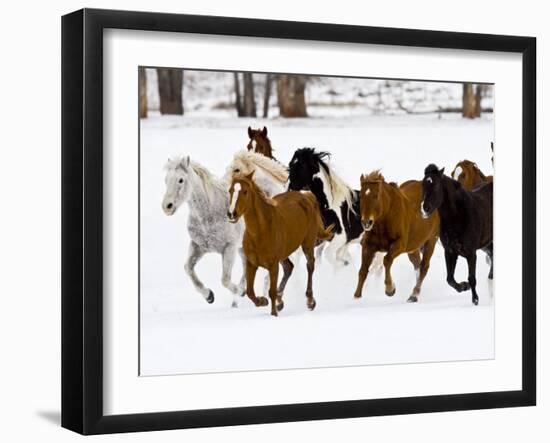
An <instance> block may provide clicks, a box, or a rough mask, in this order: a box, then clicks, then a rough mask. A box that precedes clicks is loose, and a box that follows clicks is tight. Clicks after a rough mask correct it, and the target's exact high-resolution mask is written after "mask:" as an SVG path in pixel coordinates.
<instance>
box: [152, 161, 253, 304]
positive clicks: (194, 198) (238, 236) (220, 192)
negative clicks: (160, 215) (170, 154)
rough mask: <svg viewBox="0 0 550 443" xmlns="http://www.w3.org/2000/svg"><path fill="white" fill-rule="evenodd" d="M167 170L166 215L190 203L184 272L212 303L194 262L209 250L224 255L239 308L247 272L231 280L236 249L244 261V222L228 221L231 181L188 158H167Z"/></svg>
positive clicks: (225, 275)
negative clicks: (214, 174)
mask: <svg viewBox="0 0 550 443" xmlns="http://www.w3.org/2000/svg"><path fill="white" fill-rule="evenodd" d="M165 169H166V178H165V182H166V192H165V194H164V198H163V200H162V209H163V210H164V212H165V214H166V215H173V214H174V213H175V212H176V210H177V209H178V207H179V206H180V205H181V204H182V203H184V202H187V203H188V204H189V218H188V220H187V230H188V231H189V236H190V237H191V242H190V244H189V252H188V258H187V262H186V263H185V271H186V272H187V274H188V275H189V277H190V278H191V281H192V282H193V285H194V286H195V288H196V289H197V291H199V292H200V293H201V294H202V296H203V297H204V298H205V300H206V301H207V302H208V303H213V302H214V293H213V292H212V290H211V289H209V288H207V287H205V286H204V284H203V283H202V281H201V280H200V279H199V277H198V276H197V274H196V273H195V265H196V264H197V262H198V261H199V260H200V259H201V258H202V256H203V255H204V254H206V253H207V252H216V253H218V254H221V256H222V284H223V286H224V287H226V288H227V289H229V290H230V291H231V292H232V293H233V303H232V306H233V307H236V306H237V300H238V297H239V296H242V295H243V294H244V289H245V288H244V286H245V275H244V272H243V275H242V277H241V280H240V282H239V284H238V285H236V284H234V283H232V282H231V270H232V269H233V263H234V262H235V256H236V254H237V252H239V254H240V255H241V258H242V259H243V261H244V254H243V252H242V238H243V233H244V224H243V223H236V224H231V223H229V222H228V221H227V211H228V209H229V193H228V192H227V189H228V187H229V184H228V183H227V182H226V181H224V180H219V179H217V178H216V177H214V176H213V175H212V174H211V173H210V172H209V171H208V170H207V169H206V168H204V167H203V166H201V165H199V164H198V163H195V162H193V161H191V160H190V159H189V157H183V158H178V159H172V160H168V162H167V163H166V166H165ZM243 268H244V266H243Z"/></svg>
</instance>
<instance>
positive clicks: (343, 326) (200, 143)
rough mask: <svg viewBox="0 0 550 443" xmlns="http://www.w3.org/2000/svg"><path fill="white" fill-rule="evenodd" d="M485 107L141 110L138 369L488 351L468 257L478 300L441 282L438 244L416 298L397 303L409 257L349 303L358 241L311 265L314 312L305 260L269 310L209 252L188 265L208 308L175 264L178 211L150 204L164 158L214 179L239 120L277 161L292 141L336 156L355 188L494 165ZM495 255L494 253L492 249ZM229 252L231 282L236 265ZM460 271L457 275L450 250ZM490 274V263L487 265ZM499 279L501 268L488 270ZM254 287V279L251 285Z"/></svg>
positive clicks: (488, 303) (482, 269) (179, 253)
mask: <svg viewBox="0 0 550 443" xmlns="http://www.w3.org/2000/svg"><path fill="white" fill-rule="evenodd" d="M492 119H493V117H492V114H486V115H484V116H483V117H482V118H481V119H477V120H472V121H469V120H465V119H462V118H460V117H459V116H458V115H454V114H443V115H442V116H441V117H438V115H437V114H427V115H416V116H411V115H408V116H393V117H392V116H361V115H354V116H350V117H348V118H342V117H326V118H308V119H292V120H285V119H269V120H265V121H264V120H262V119H238V118H216V117H212V118H208V117H193V116H184V117H167V116H164V117H160V116H154V115H153V116H150V117H149V118H147V119H143V120H142V121H141V202H140V203H141V220H140V221H141V269H140V273H141V274H140V275H141V292H140V297H141V298H140V325H141V330H140V343H141V349H140V358H141V361H140V365H141V375H164V374H183V373H201V372H224V371H243V370H265V369H285V368H308V367H328V366H346V365H367V364H395V363H412V362H430V361H449V360H470V359H490V358H493V356H494V298H493V296H492V295H491V291H490V288H489V283H488V281H487V279H486V276H487V273H488V271H489V267H488V265H487V264H486V262H485V257H484V254H483V253H479V258H478V269H477V277H478V291H479V296H480V304H479V306H477V307H474V306H472V304H471V302H470V292H467V293H462V294H458V293H456V292H455V291H454V290H453V289H452V288H450V287H449V286H448V285H447V283H446V281H445V275H446V274H445V263H444V256H443V249H442V247H441V245H439V244H438V246H437V247H436V250H435V253H434V257H433V259H432V262H431V268H430V271H429V272H428V275H427V277H426V280H425V282H424V286H423V290H422V293H421V296H420V301H419V302H418V303H416V304H409V303H406V299H407V297H408V296H409V295H410V292H411V290H412V287H413V286H414V271H413V269H412V266H411V264H410V263H409V261H408V259H407V258H406V256H401V257H399V258H398V259H397V260H396V261H395V263H394V266H393V277H394V281H395V283H396V287H397V292H396V294H395V296H394V297H392V298H389V297H386V295H384V285H383V277H376V276H375V275H369V278H368V279H367V283H366V285H365V288H364V291H363V298H362V299H360V300H354V299H353V291H354V288H355V285H356V281H357V270H358V267H359V264H360V255H359V253H360V247H359V246H358V245H354V246H352V247H351V252H352V255H353V262H352V263H351V264H350V265H349V266H348V267H346V268H343V269H340V270H337V271H336V270H334V269H333V268H332V267H331V265H330V264H329V263H328V262H327V261H326V260H324V261H323V262H322V263H318V265H317V267H316V270H315V274H314V280H313V284H314V287H313V289H314V294H315V297H316V299H317V308H316V309H315V311H313V312H309V311H308V310H307V308H306V304H305V295H304V291H305V285H306V270H305V260H301V262H300V263H299V264H298V265H297V266H296V268H295V271H294V274H293V276H292V278H291V279H290V281H289V283H288V286H287V289H286V292H285V308H284V310H283V311H282V312H281V313H280V316H279V317H278V318H272V317H271V316H270V315H269V309H268V308H267V307H264V308H256V307H254V306H253V305H252V303H251V302H250V301H249V300H248V299H247V298H243V299H242V301H241V303H240V306H239V308H237V309H232V308H231V307H230V304H231V299H232V298H231V295H230V293H229V291H227V290H226V289H224V288H223V287H222V286H221V283H220V277H221V259H220V256H219V255H207V256H206V257H205V258H203V260H202V261H201V262H200V263H199V265H198V266H197V268H196V271H197V273H198V274H199V275H200V277H201V279H202V280H203V281H204V282H205V284H206V285H207V286H208V287H210V288H211V289H212V290H213V291H214V293H215V294H216V301H215V303H214V304H213V305H208V304H207V303H206V302H205V301H204V299H203V298H202V296H201V295H200V294H198V293H197V292H196V291H195V290H194V288H193V286H192V284H191V282H190V280H189V278H188V277H187V275H186V274H185V272H184V270H183V265H184V262H185V258H186V253H187V246H188V241H189V237H188V234H187V229H186V222H187V207H186V206H184V207H182V208H180V209H179V210H178V212H177V213H176V214H175V215H174V216H172V217H167V216H166V215H164V213H163V211H162V209H161V200H162V196H163V193H164V171H163V166H164V163H165V162H166V160H167V158H168V157H170V156H174V155H184V154H185V155H191V157H192V158H193V159H194V160H195V161H198V162H199V163H201V164H203V165H204V166H206V167H207V168H208V169H209V170H211V171H212V172H214V173H215V174H217V175H218V176H220V175H222V174H223V172H224V169H225V167H226V165H227V164H228V163H229V162H230V160H231V158H232V156H233V154H234V153H235V152H236V151H237V150H239V149H243V148H244V147H245V146H246V143H247V142H248V139H247V135H246V128H247V127H248V126H249V125H251V126H253V127H260V126H264V125H265V126H267V127H268V129H269V136H270V138H271V140H272V144H273V147H274V148H275V155H276V156H277V158H278V159H280V160H281V161H282V162H284V163H288V161H289V160H290V158H291V156H292V153H293V152H294V150H295V149H297V148H299V147H303V146H311V147H316V148H319V149H321V150H327V151H330V152H332V153H333V158H332V161H331V163H332V165H333V167H334V168H335V169H336V170H337V172H339V173H340V175H341V176H342V178H344V179H345V180H346V181H347V182H348V184H350V185H351V186H352V187H354V188H357V187H359V176H360V174H361V173H363V172H369V171H371V170H373V169H377V168H382V172H383V174H384V175H385V176H386V179H387V180H391V181H398V182H401V181H404V180H407V179H421V178H422V176H423V169H424V167H425V166H426V165H427V164H428V163H431V162H434V163H436V164H437V165H439V166H445V168H446V171H447V172H449V173H450V171H451V170H452V168H453V167H454V165H455V164H456V163H457V162H458V161H460V160H462V159H465V158H467V159H470V160H473V161H475V162H477V163H478V165H479V166H480V168H481V169H482V171H484V172H486V173H493V170H492V166H491V151H490V148H489V146H490V141H491V140H493V120H492ZM497 260H498V258H497ZM241 271H242V269H241V265H240V263H239V260H237V263H236V265H235V267H234V269H233V281H237V280H238V279H239V277H240V273H241ZM456 275H457V280H458V281H461V280H465V279H466V277H467V271H466V264H465V261H464V260H462V259H461V260H459V264H458V266H457V272H456ZM495 275H496V276H498V270H496V271H495ZM497 278H498V277H497ZM261 286H262V285H261V284H258V285H257V289H258V290H261Z"/></svg>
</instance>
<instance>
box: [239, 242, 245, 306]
mask: <svg viewBox="0 0 550 443" xmlns="http://www.w3.org/2000/svg"><path fill="white" fill-rule="evenodd" d="M239 255H240V256H241V260H242V263H243V272H242V275H241V280H240V281H239V294H241V297H244V295H245V294H246V255H244V249H243V248H242V247H240V248H239Z"/></svg>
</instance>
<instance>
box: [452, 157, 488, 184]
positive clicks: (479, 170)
mask: <svg viewBox="0 0 550 443" xmlns="http://www.w3.org/2000/svg"><path fill="white" fill-rule="evenodd" d="M462 163H464V164H466V165H470V166H471V167H472V168H473V169H474V170H475V171H476V172H477V173H478V174H479V176H480V177H481V178H482V179H483V180H487V176H486V175H485V174H484V173H483V172H481V169H479V166H478V165H477V163H474V162H473V161H471V160H462V161H461V162H459V163H458V164H459V165H460V164H462Z"/></svg>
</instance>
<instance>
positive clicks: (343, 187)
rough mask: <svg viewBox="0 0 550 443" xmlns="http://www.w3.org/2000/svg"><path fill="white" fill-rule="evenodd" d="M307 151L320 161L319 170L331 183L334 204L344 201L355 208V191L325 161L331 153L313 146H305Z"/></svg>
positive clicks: (351, 207) (349, 206)
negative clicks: (317, 149)
mask: <svg viewBox="0 0 550 443" xmlns="http://www.w3.org/2000/svg"><path fill="white" fill-rule="evenodd" d="M303 149H304V150H305V151H306V152H310V153H311V155H312V156H313V158H314V159H315V160H317V162H318V163H319V170H320V171H321V172H322V173H323V174H325V176H326V177H327V178H328V182H329V183H330V188H331V189H330V190H331V193H332V200H333V201H332V206H340V205H341V204H342V203H344V201H345V202H346V203H347V204H348V208H349V209H350V210H351V211H352V212H354V210H353V192H352V189H351V188H350V187H349V186H348V185H347V184H346V183H345V182H344V180H342V179H341V178H340V177H339V176H338V174H336V172H335V171H334V169H333V168H331V167H330V166H329V164H328V163H327V162H326V161H325V159H329V160H330V153H329V152H325V151H319V152H317V151H315V149H313V148H303Z"/></svg>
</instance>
